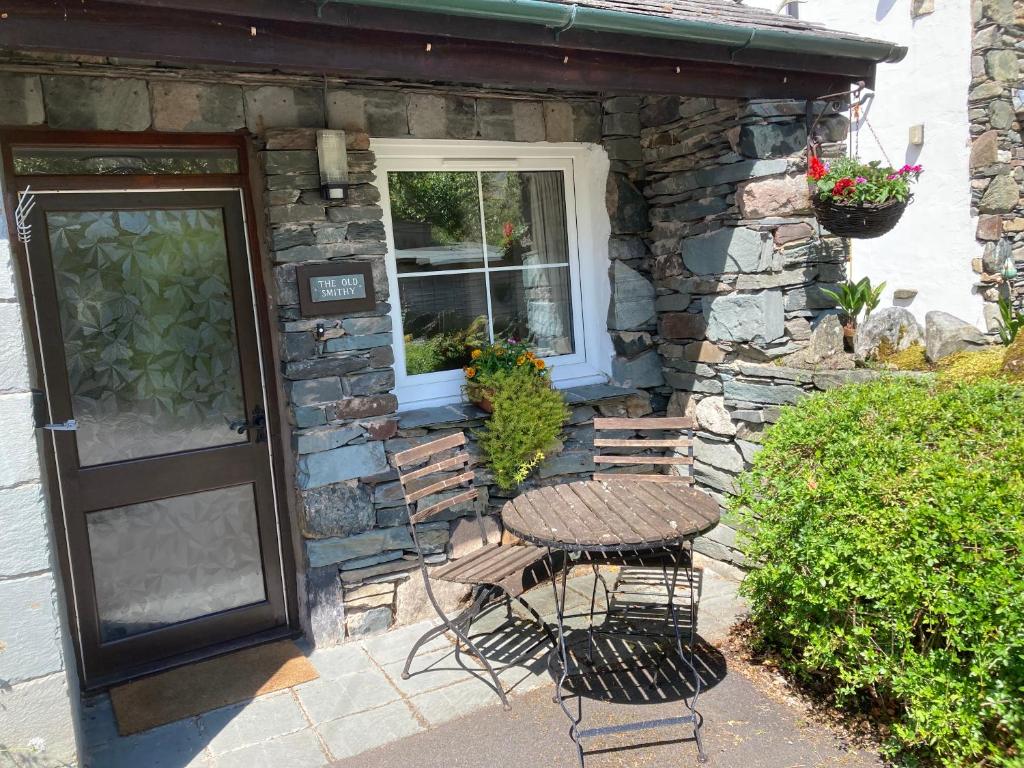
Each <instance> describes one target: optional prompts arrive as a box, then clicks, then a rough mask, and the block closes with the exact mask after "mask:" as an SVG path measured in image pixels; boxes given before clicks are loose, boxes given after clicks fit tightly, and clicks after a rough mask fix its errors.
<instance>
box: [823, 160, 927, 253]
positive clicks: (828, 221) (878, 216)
mask: <svg viewBox="0 0 1024 768" xmlns="http://www.w3.org/2000/svg"><path fill="white" fill-rule="evenodd" d="M922 172H923V169H922V168H921V166H920V165H909V164H908V165H904V166H903V167H902V168H900V169H899V170H896V169H894V168H889V167H884V166H882V165H881V163H879V162H878V161H873V162H870V163H862V162H861V161H860V160H858V159H856V158H853V157H840V158H835V159H833V160H824V161H823V160H821V159H820V158H818V157H816V156H815V155H813V154H812V155H811V156H810V159H809V160H808V162H807V179H808V181H809V182H811V204H812V205H813V206H814V215H815V217H816V218H817V219H818V223H820V224H821V226H822V227H824V228H825V229H827V230H828V231H829V232H831V233H832V234H834V235H839V236H840V237H853V238H861V239H867V238H872V237H880V236H881V235H884V234H885V233H886V232H888V231H890V230H891V229H892V228H893V227H895V226H896V223H897V222H898V221H899V220H900V217H901V216H902V215H903V211H904V210H906V207H907V204H908V203H909V202H910V200H911V198H912V197H913V196H912V195H911V193H910V185H911V184H912V183H913V182H915V181H917V179H918V177H919V176H920V175H921V173H922Z"/></svg>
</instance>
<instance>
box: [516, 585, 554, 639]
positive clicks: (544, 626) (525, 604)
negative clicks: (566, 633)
mask: <svg viewBox="0 0 1024 768" xmlns="http://www.w3.org/2000/svg"><path fill="white" fill-rule="evenodd" d="M516 602H517V603H519V604H520V605H521V606H523V608H525V609H526V610H527V611H529V613H530V615H531V616H532V617H533V620H534V621H536V622H537V623H538V624H539V625H540V628H541V629H543V630H544V634H545V635H547V636H548V640H549V641H550V642H551V645H553V646H554V645H558V638H557V637H555V633H554V632H552V631H551V627H550V626H548V623H547V622H546V621H544V619H542V618H541V615H540V614H539V613H537V610H536V609H535V608H534V607H533V606H532V605H530V604H529V603H528V602H526V598H525V597H523V596H522V595H520V596H519V597H517V598H516Z"/></svg>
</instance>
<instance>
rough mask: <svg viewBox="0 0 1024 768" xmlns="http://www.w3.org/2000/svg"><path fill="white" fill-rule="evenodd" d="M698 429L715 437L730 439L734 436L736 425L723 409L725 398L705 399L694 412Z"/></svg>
mask: <svg viewBox="0 0 1024 768" xmlns="http://www.w3.org/2000/svg"><path fill="white" fill-rule="evenodd" d="M694 415H695V416H696V418H697V423H698V424H699V425H700V428H701V429H703V430H706V431H707V432H712V433H714V434H716V435H727V436H729V437H732V436H733V435H735V434H736V425H735V424H733V423H732V417H731V416H730V415H729V411H727V410H726V408H725V398H723V397H719V396H712V397H705V398H704V399H703V400H701V401H700V402H699V403H697V407H696V409H695V410H694Z"/></svg>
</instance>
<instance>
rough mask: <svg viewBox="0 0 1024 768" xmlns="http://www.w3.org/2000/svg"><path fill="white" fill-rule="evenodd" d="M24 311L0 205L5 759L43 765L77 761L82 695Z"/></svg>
mask: <svg viewBox="0 0 1024 768" xmlns="http://www.w3.org/2000/svg"><path fill="white" fill-rule="evenodd" d="M26 319H27V318H25V317H24V314H23V309H22V307H21V305H20V300H19V291H18V289H17V287H16V275H15V267H14V263H13V260H12V257H11V247H10V241H9V236H8V233H7V226H6V218H5V216H4V215H3V211H2V210H0V434H2V435H3V439H2V440H0V724H2V725H0V765H19V766H20V765H32V766H40V768H42V767H43V766H57V765H77V759H76V752H77V748H76V744H75V726H74V722H75V711H76V709H77V706H76V705H75V704H74V703H73V701H76V700H77V695H76V698H75V699H74V700H73V699H72V698H71V696H70V695H69V691H70V690H73V689H77V681H76V678H75V673H74V669H73V668H74V663H73V661H72V660H71V656H70V655H69V654H70V648H69V646H70V641H69V640H68V637H69V634H68V632H69V630H68V621H67V619H66V618H65V617H66V613H65V610H64V605H63V600H62V597H61V587H60V579H59V578H58V577H57V575H56V573H57V566H56V560H57V556H56V550H55V545H54V532H53V529H52V524H51V520H50V515H49V509H48V505H47V503H46V499H45V495H44V493H43V482H44V479H43V471H44V470H43V466H42V461H41V458H42V453H41V448H42V446H41V445H40V443H39V441H40V438H39V436H38V434H37V431H36V429H35V424H34V422H33V415H32V395H31V392H30V388H31V387H32V386H33V385H35V386H38V383H36V382H33V381H32V377H31V376H30V374H29V366H28V355H27V343H26V336H25V332H24V330H23V329H24V328H26V327H27V325H26V322H25V321H26ZM69 662H70V666H71V669H69V666H68V665H69ZM75 692H76V694H77V690H76V691H75Z"/></svg>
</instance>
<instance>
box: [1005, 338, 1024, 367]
mask: <svg viewBox="0 0 1024 768" xmlns="http://www.w3.org/2000/svg"><path fill="white" fill-rule="evenodd" d="M1003 370H1004V371H1006V372H1007V373H1013V374H1017V375H1020V376H1024V331H1021V332H1019V333H1018V334H1017V338H1016V339H1014V341H1013V343H1012V344H1011V345H1010V346H1009V347H1007V349H1006V356H1005V357H1004V358H1003Z"/></svg>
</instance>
